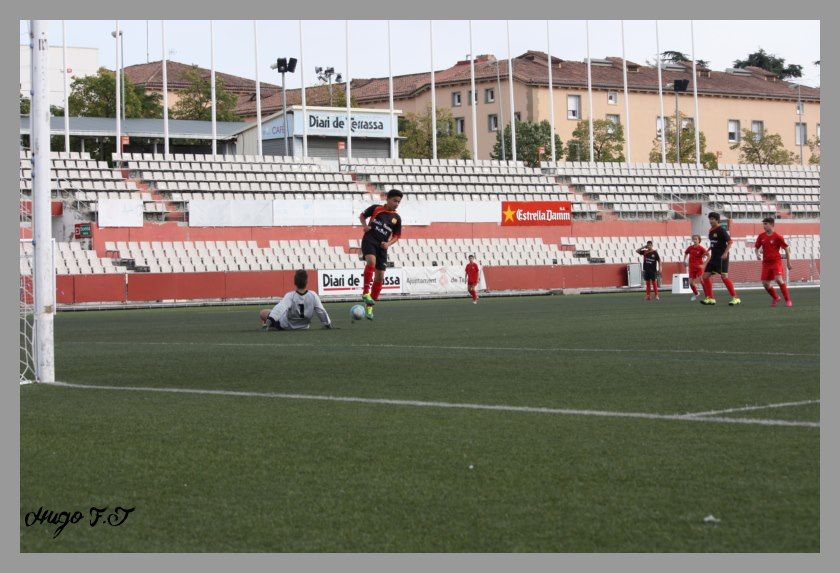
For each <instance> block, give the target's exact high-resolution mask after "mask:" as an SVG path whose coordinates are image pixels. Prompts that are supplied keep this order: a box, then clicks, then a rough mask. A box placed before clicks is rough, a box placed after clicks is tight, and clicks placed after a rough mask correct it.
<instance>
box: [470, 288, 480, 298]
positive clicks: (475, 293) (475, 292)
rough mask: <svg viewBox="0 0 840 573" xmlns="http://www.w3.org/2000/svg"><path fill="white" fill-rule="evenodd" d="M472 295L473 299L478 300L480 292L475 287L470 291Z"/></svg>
mask: <svg viewBox="0 0 840 573" xmlns="http://www.w3.org/2000/svg"><path fill="white" fill-rule="evenodd" d="M470 296H471V297H472V299H473V300H478V292H477V291H476V290H475V289H472V290H471V291H470Z"/></svg>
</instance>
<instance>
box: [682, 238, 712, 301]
mask: <svg viewBox="0 0 840 573" xmlns="http://www.w3.org/2000/svg"><path fill="white" fill-rule="evenodd" d="M700 240H701V239H700V235H692V236H691V246H690V247H688V248H687V249H686V250H685V261H684V262H685V267H686V268H687V269H688V281H689V284H690V285H691V292H692V293H694V294H692V295H691V302H694V301H695V300H697V295H699V294H700V291H699V289H698V288H697V284H698V283H699V282H700V277H702V276H703V257H705V256H706V252H707V251H706V248H705V247H704V246H703V245H701V244H700Z"/></svg>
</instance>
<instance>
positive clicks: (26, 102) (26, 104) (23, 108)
mask: <svg viewBox="0 0 840 573" xmlns="http://www.w3.org/2000/svg"><path fill="white" fill-rule="evenodd" d="M31 108H32V102H31V101H30V99H29V98H28V97H23V94H21V96H20V115H29V111H30V110H31Z"/></svg>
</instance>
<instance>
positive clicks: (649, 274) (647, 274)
mask: <svg viewBox="0 0 840 573" xmlns="http://www.w3.org/2000/svg"><path fill="white" fill-rule="evenodd" d="M642 276H643V277H644V279H645V280H646V281H655V280H656V269H654V270H652V271H649V270H645V271H643V272H642Z"/></svg>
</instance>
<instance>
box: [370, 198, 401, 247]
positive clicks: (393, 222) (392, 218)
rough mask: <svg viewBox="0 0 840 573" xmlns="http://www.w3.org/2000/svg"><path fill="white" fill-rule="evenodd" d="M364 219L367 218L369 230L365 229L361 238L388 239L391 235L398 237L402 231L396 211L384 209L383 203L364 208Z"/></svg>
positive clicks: (372, 239) (378, 241) (380, 240)
mask: <svg viewBox="0 0 840 573" xmlns="http://www.w3.org/2000/svg"><path fill="white" fill-rule="evenodd" d="M362 215H364V217H365V219H369V221H368V225H370V231H367V232H366V233H365V235H364V237H363V238H362V240H368V241H374V242H375V243H377V244H378V243H381V242H382V241H390V240H391V237H396V238H399V236H400V233H401V232H402V219H400V216H399V215H398V214H397V212H396V211H386V210H385V205H371V206H370V207H368V208H367V209H365V211H364V213H362Z"/></svg>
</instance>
